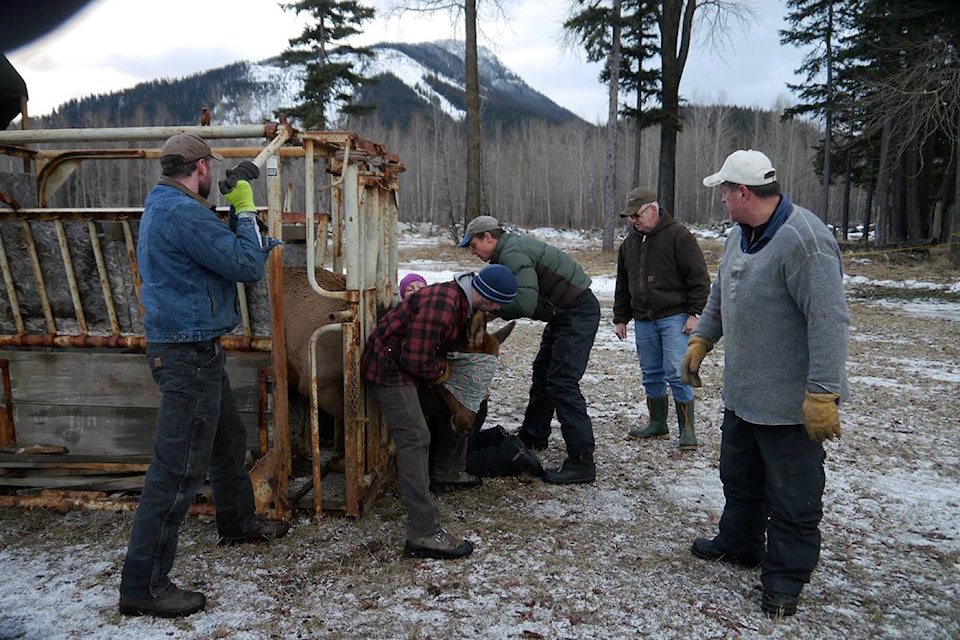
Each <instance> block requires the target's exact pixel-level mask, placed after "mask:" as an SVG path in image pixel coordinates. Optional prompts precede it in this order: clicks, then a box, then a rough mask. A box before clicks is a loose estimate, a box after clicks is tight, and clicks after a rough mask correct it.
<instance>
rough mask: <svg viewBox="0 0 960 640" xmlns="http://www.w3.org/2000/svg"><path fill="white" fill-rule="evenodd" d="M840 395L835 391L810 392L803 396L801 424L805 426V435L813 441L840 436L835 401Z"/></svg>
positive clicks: (838, 416) (838, 414)
mask: <svg viewBox="0 0 960 640" xmlns="http://www.w3.org/2000/svg"><path fill="white" fill-rule="evenodd" d="M839 400H840V396H838V395H837V394H835V393H811V392H809V391H807V392H806V393H805V394H804V397H803V426H805V427H806V428H807V437H809V438H810V439H811V440H812V441H814V442H823V441H824V440H833V439H834V438H839V437H840V413H839V412H838V410H837V402H838V401H839Z"/></svg>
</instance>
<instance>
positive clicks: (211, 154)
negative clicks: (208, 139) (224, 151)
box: [210, 149, 223, 162]
mask: <svg viewBox="0 0 960 640" xmlns="http://www.w3.org/2000/svg"><path fill="white" fill-rule="evenodd" d="M210 156H211V157H212V158H213V159H214V160H219V161H220V162H223V156H222V155H220V154H219V153H217V152H216V151H214V150H213V149H211V150H210Z"/></svg>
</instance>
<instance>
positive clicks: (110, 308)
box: [87, 220, 120, 336]
mask: <svg viewBox="0 0 960 640" xmlns="http://www.w3.org/2000/svg"><path fill="white" fill-rule="evenodd" d="M87 232H88V233H89V234H90V246H91V247H92V248H93V257H94V259H95V260H96V262H97V274H98V275H99V276H100V288H101V289H102V290H103V304H104V305H105V306H106V308H107V317H109V318H110V331H111V333H113V335H115V336H118V335H120V321H119V320H118V319H117V310H116V308H115V307H114V304H113V290H112V289H110V277H109V276H108V274H107V264H106V261H105V260H104V259H103V246H102V245H101V244H100V236H99V235H98V234H97V223H96V222H93V221H92V220H91V221H90V222H87Z"/></svg>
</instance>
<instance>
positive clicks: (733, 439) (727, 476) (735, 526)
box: [716, 410, 825, 595]
mask: <svg viewBox="0 0 960 640" xmlns="http://www.w3.org/2000/svg"><path fill="white" fill-rule="evenodd" d="M721 432H722V437H721V440H720V481H721V482H722V483H723V495H724V498H725V499H726V502H725V504H724V506H723V514H721V516H720V525H719V532H718V534H717V537H716V543H717V546H718V548H720V549H722V550H723V551H724V552H726V553H731V554H733V555H735V556H737V557H740V558H763V559H764V560H763V565H762V566H761V569H760V581H761V582H762V583H763V587H764V588H765V589H767V590H769V591H776V592H778V593H786V594H791V595H799V594H800V590H801V589H802V588H803V585H804V584H805V583H807V582H809V581H810V574H811V573H812V572H813V570H814V568H815V567H816V566H817V561H818V560H819V558H820V529H819V526H820V520H821V518H822V517H823V488H824V485H825V476H824V472H823V460H824V457H825V455H824V452H823V446H822V445H820V444H819V443H815V442H811V441H810V439H809V438H808V437H807V432H806V430H805V429H804V426H803V425H802V424H797V425H772V426H770V425H758V424H752V423H750V422H747V421H745V420H742V419H741V418H739V417H738V416H737V415H736V414H735V413H734V412H733V411H730V410H725V411H724V412H723V425H722V426H721ZM764 537H766V555H764Z"/></svg>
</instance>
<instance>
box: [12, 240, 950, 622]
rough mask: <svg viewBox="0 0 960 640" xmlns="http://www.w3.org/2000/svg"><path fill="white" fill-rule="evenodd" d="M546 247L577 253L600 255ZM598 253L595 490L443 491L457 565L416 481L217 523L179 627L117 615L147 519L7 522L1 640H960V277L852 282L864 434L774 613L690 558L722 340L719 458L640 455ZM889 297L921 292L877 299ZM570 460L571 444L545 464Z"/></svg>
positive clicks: (495, 402) (592, 377) (206, 528)
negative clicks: (437, 548) (343, 510)
mask: <svg viewBox="0 0 960 640" xmlns="http://www.w3.org/2000/svg"><path fill="white" fill-rule="evenodd" d="M531 233H533V234H534V235H538V236H541V237H543V238H544V239H545V240H547V241H549V242H552V243H555V244H558V245H561V246H564V247H566V248H567V249H568V250H570V251H571V253H575V252H578V251H581V250H584V251H589V250H591V248H593V249H595V248H596V247H597V246H599V244H598V243H599V240H598V239H597V238H596V237H593V236H589V235H584V234H579V233H574V234H562V233H559V232H549V231H548V230H534V231H532V232H531ZM402 243H403V244H402V246H401V260H402V261H403V263H402V265H401V272H400V276H402V275H404V274H405V273H408V272H410V271H416V272H418V273H421V274H423V275H425V276H426V278H427V280H428V281H429V282H438V281H441V280H445V279H449V278H450V277H452V275H453V274H454V273H456V272H458V271H462V270H468V269H469V270H478V269H479V268H481V267H482V264H481V263H479V262H478V261H477V260H475V259H473V258H472V257H471V256H470V255H469V253H468V252H466V251H462V250H460V251H457V250H454V249H452V247H446V246H444V245H450V244H451V243H450V240H449V239H438V238H436V237H428V236H421V235H417V234H415V233H412V232H407V233H405V234H403V236H402ZM583 255H584V256H588V255H596V254H595V253H594V254H589V253H584V254H583ZM578 259H580V258H579V257H578ZM586 260H587V258H584V260H581V261H582V262H583V263H584V264H585V266H587V267H588V271H589V272H590V274H591V276H593V280H594V290H595V292H596V293H597V296H598V297H599V298H600V299H601V305H602V307H603V319H602V322H601V327H600V331H599V333H598V336H597V340H596V343H595V346H594V350H593V354H592V358H591V363H590V367H589V370H588V372H587V375H586V376H585V378H584V380H583V390H584V394H585V396H586V398H587V401H588V404H589V408H590V414H591V417H592V419H593V421H594V431H595V434H596V441H597V451H596V459H597V466H598V477H597V481H596V482H595V483H594V484H591V485H582V486H555V485H549V484H546V483H543V482H541V481H539V480H537V479H534V478H532V477H519V478H494V479H487V480H486V481H485V483H484V485H483V486H482V487H480V488H478V489H475V490H472V491H469V492H462V493H454V494H445V495H442V496H440V497H439V499H438V501H439V504H440V507H441V513H442V517H443V522H444V525H445V526H446V528H447V529H448V530H450V531H451V532H452V533H454V534H455V535H463V536H466V537H467V538H469V539H470V540H471V541H472V542H473V543H474V545H475V547H476V551H475V552H474V554H473V555H472V556H470V557H469V558H467V559H464V560H461V561H453V562H451V561H446V562H443V561H434V560H426V561H423V560H410V559H404V558H402V556H401V550H402V543H403V521H404V509H403V505H402V502H401V500H400V496H399V493H398V491H397V489H396V485H395V483H394V484H392V485H391V488H390V489H388V490H387V492H386V494H385V495H384V496H383V497H381V498H380V499H379V500H378V502H377V503H376V504H375V505H374V507H373V509H372V512H371V513H369V514H368V515H367V516H365V517H364V518H363V519H362V520H360V521H359V522H358V521H353V520H350V519H344V518H339V517H325V518H323V519H321V520H319V521H315V520H311V519H309V518H307V517H305V516H304V517H299V518H297V519H296V520H295V521H294V522H293V528H292V530H291V533H290V535H289V536H288V537H286V538H284V539H282V540H280V541H277V542H274V543H272V544H269V545H261V546H253V547H235V548H218V547H216V546H215V536H216V533H215V528H214V526H213V524H212V523H210V522H206V521H204V520H203V519H200V518H189V519H188V520H187V522H186V524H185V526H184V528H183V529H182V530H181V536H180V549H179V552H178V559H177V563H176V565H175V567H174V571H173V573H172V577H173V579H174V580H175V581H176V582H177V583H178V584H179V585H180V586H181V587H184V588H189V589H198V590H202V591H204V592H205V593H206V594H207V596H208V606H207V610H206V611H205V612H201V613H199V614H196V615H193V616H190V617H188V618H184V619H179V620H158V619H150V618H125V617H122V616H120V615H119V614H118V613H117V606H116V605H117V597H118V593H117V588H118V584H119V571H120V567H121V564H122V562H123V557H124V552H125V545H126V541H127V537H128V535H129V530H130V524H131V521H132V515H131V514H129V513H95V512H71V513H67V514H57V513H50V512H44V511H19V510H0V563H2V565H0V566H2V568H3V574H2V581H0V639H6V638H24V639H31V640H32V639H37V640H43V639H48V638H49V639H60V638H77V639H81V638H82V639H85V640H117V639H121V638H143V639H170V640H176V639H197V640H200V639H214V638H236V639H261V638H283V639H286V638H316V639H321V638H390V639H392V638H409V639H424V640H425V639H428V638H433V639H438V640H439V639H458V638H490V639H507V638H528V639H529V638H534V639H539V638H543V639H548V640H553V639H567V638H571V639H573V638H577V639H581V638H644V637H650V638H684V639H686V638H776V639H807V638H809V639H814V638H841V637H842V638H845V639H846V640H852V639H861V638H862V639H867V638H891V639H900V638H916V639H921V638H922V639H940V638H943V639H947V638H958V637H960V482H958V478H960V438H958V424H960V422H958V415H960V399H958V392H960V303H958V302H957V300H958V296H957V294H958V293H960V283H958V279H957V272H956V271H952V272H946V273H940V274H935V273H930V272H928V270H925V269H924V267H923V266H922V265H921V266H918V267H917V268H915V269H912V270H911V269H907V271H908V277H901V275H902V272H903V271H904V269H895V270H894V271H896V272H897V273H898V275H897V276H896V277H892V278H888V277H886V276H885V275H884V274H885V273H886V271H887V270H886V269H885V268H884V267H882V266H880V267H878V266H877V265H876V264H870V261H869V259H868V260H867V261H866V262H859V263H857V262H852V263H851V264H850V265H848V266H847V267H846V268H847V271H848V273H850V275H848V276H847V280H846V282H847V286H848V290H849V293H850V298H849V299H850V311H851V316H852V320H853V324H852V327H851V340H850V357H849V360H848V372H849V377H850V381H851V388H852V393H853V397H852V399H851V401H850V402H849V403H847V404H846V405H844V406H843V407H842V409H841V419H842V422H843V429H844V434H843V438H842V439H841V440H839V441H831V442H829V443H826V445H825V448H826V450H827V462H826V470H827V489H826V493H825V496H824V519H823V523H822V525H821V531H822V533H823V551H822V555H821V560H820V565H819V567H818V569H817V571H816V572H815V573H814V575H813V577H812V581H811V583H810V584H809V585H808V586H807V588H806V589H805V590H804V592H803V595H802V596H801V601H800V610H799V612H798V614H797V615H796V616H795V617H793V618H787V619H783V620H770V619H767V618H766V617H765V616H763V615H762V614H761V613H760V609H759V604H758V600H759V590H758V589H759V572H758V571H757V570H751V569H741V568H736V567H732V566H729V565H725V564H716V563H707V562H704V561H701V560H697V559H695V558H693V557H692V556H691V554H690V553H689V546H690V542H691V541H692V539H693V538H694V537H698V536H712V535H713V534H714V533H715V531H716V523H717V519H718V517H719V515H720V511H721V509H722V506H723V495H722V489H721V485H720V481H719V477H718V469H717V460H718V456H719V442H720V438H719V424H720V420H721V412H722V406H721V404H720V390H719V384H720V380H721V372H722V367H721V363H722V346H723V344H722V341H721V343H720V344H719V345H718V348H717V349H716V350H715V351H714V352H713V353H711V354H709V355H708V356H707V359H706V360H705V362H704V367H703V379H704V387H703V388H702V389H700V390H698V391H697V403H698V404H697V422H698V427H699V429H698V432H699V437H700V445H701V446H700V448H699V449H698V450H697V451H695V452H691V453H685V454H683V455H680V454H679V453H678V451H677V443H676V427H675V417H674V415H673V411H674V410H673V408H672V407H671V409H670V418H669V420H670V424H671V433H672V434H673V437H672V438H671V439H670V440H659V441H656V442H648V443H638V442H636V441H629V440H625V439H624V435H625V433H626V431H627V430H629V429H630V428H633V427H634V426H636V424H637V423H638V422H639V421H640V420H642V419H643V418H644V417H645V408H644V406H643V392H642V387H641V385H640V381H639V371H638V368H637V362H636V355H635V352H634V347H633V340H632V330H631V334H630V337H629V338H628V339H627V340H625V341H622V342H621V341H619V340H617V339H616V337H615V335H614V333H613V327H612V324H611V305H612V297H613V281H614V277H613V276H614V269H615V265H613V264H608V263H605V262H604V261H603V260H596V259H590V261H589V264H588V262H587V261H586ZM606 260H609V258H606ZM708 262H710V260H709V259H708ZM876 290H882V291H885V292H891V291H892V292H896V291H900V294H897V295H890V296H887V297H876V296H870V295H865V292H870V291H876ZM904 292H907V293H908V295H904ZM541 328H542V327H541V325H539V324H538V323H535V322H532V321H521V322H519V323H518V326H517V329H516V330H515V331H514V333H513V335H512V336H511V337H510V338H509V340H508V342H507V343H506V344H505V346H504V355H503V357H502V367H501V370H500V372H499V374H498V378H497V380H496V381H495V384H494V388H493V390H492V402H491V413H490V416H489V417H488V420H487V424H488V425H494V424H502V425H503V426H504V427H506V428H507V429H509V430H515V429H516V428H517V427H518V426H519V423H520V420H521V418H522V415H523V409H524V406H525V401H526V393H527V387H528V384H529V370H530V363H531V361H532V359H533V356H534V354H535V352H536V347H537V343H538V340H539V335H540V331H541ZM563 457H564V451H563V441H562V439H561V437H560V434H559V433H558V432H557V431H555V432H554V434H553V436H552V438H551V441H550V448H549V449H548V450H547V451H545V452H543V456H542V458H543V460H544V462H545V463H547V464H556V463H559V462H560V461H561V460H562V459H563Z"/></svg>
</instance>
